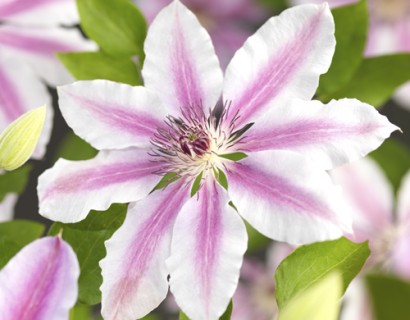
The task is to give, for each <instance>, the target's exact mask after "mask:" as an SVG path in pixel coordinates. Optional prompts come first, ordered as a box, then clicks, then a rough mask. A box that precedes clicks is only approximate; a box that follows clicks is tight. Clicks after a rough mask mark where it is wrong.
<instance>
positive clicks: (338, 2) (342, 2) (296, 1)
mask: <svg viewBox="0 0 410 320" xmlns="http://www.w3.org/2000/svg"><path fill="white" fill-rule="evenodd" d="M357 1H358V0H327V1H325V0H290V1H289V2H290V3H291V4H292V5H294V6H295V5H300V4H308V3H316V4H320V3H324V2H327V3H328V4H329V6H330V7H331V8H335V7H340V6H347V5H349V4H353V3H356V2H357Z"/></svg>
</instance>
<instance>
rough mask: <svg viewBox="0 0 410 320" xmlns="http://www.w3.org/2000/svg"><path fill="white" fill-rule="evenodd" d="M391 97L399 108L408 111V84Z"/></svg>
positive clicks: (409, 99)
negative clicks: (401, 107)
mask: <svg viewBox="0 0 410 320" xmlns="http://www.w3.org/2000/svg"><path fill="white" fill-rule="evenodd" d="M393 97H394V100H395V101H396V102H397V103H398V104H399V105H400V106H403V107H405V108H406V109H408V110H410V83H406V84H404V85H402V86H401V87H400V88H399V89H397V91H396V92H395V94H394V96H393Z"/></svg>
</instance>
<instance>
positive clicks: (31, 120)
mask: <svg viewBox="0 0 410 320" xmlns="http://www.w3.org/2000/svg"><path fill="white" fill-rule="evenodd" d="M45 119H46V107H45V106H42V107H40V108H37V109H34V110H32V111H29V112H26V113H25V114H23V115H22V116H20V117H19V118H17V119H16V120H14V121H13V122H12V123H11V124H10V125H9V126H8V127H7V128H6V129H5V130H4V131H3V132H2V133H1V135H0V169H4V170H8V171H10V170H14V169H17V168H18V167H20V166H22V165H23V164H24V163H25V162H26V161H27V160H28V159H29V158H30V157H31V155H32V154H33V152H34V149H35V148H36V146H37V142H38V139H39V138H40V134H41V131H42V130H43V126H44V121H45Z"/></svg>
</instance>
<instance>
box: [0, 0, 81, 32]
mask: <svg viewBox="0 0 410 320" xmlns="http://www.w3.org/2000/svg"><path fill="white" fill-rule="evenodd" d="M0 20H3V21H8V22H12V23H18V24H26V25H31V26H36V25H40V26H45V25H58V24H65V25H72V24H75V23H78V13H77V9H76V6H75V1H74V0H7V1H2V2H1V3H0Z"/></svg>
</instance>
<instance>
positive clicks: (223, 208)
mask: <svg viewBox="0 0 410 320" xmlns="http://www.w3.org/2000/svg"><path fill="white" fill-rule="evenodd" d="M228 202H229V199H228V197H227V195H226V192H225V191H224V190H223V189H222V188H221V187H220V186H219V185H217V184H216V182H215V181H208V182H207V184H206V185H204V186H202V188H201V189H200V191H199V193H198V198H197V197H193V198H191V199H190V200H189V201H188V202H187V203H186V205H185V206H184V207H183V208H182V211H181V212H180V214H179V215H178V217H177V220H176V222H175V227H174V232H173V237H172V246H171V256H170V257H169V259H168V260H167V267H168V270H169V272H170V275H171V278H170V286H171V291H172V293H173V295H174V297H175V299H176V301H177V304H178V305H179V306H180V307H181V309H182V310H183V311H184V312H185V313H186V314H187V315H188V317H189V318H191V319H218V318H219V317H220V316H221V315H222V314H223V312H224V311H225V309H226V308H227V306H228V303H229V301H230V298H231V297H232V296H233V293H234V291H235V289H236V286H237V284H238V278H239V270H240V267H241V264H242V257H243V254H244V253H245V250H246V246H247V235H246V229H245V225H244V223H243V221H242V220H241V218H240V217H239V216H238V214H237V213H236V212H235V210H234V209H233V208H232V207H231V206H229V204H228Z"/></svg>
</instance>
